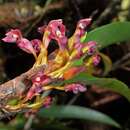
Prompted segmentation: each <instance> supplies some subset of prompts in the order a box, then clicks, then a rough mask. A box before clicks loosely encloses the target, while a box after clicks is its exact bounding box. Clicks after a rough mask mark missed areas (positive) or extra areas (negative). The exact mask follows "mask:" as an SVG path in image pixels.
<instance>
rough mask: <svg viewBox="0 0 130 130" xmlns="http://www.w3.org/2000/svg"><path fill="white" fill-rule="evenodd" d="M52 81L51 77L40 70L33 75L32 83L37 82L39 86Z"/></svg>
mask: <svg viewBox="0 0 130 130" xmlns="http://www.w3.org/2000/svg"><path fill="white" fill-rule="evenodd" d="M50 82H51V78H50V77H49V76H47V75H45V74H43V73H42V72H39V73H37V74H36V75H34V76H33V77H32V83H33V84H37V85H38V86H41V85H42V86H43V85H47V84H48V83H50Z"/></svg>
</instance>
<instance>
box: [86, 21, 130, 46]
mask: <svg viewBox="0 0 130 130" xmlns="http://www.w3.org/2000/svg"><path fill="white" fill-rule="evenodd" d="M128 40H130V22H114V23H111V24H107V25H104V26H101V27H98V28H96V29H94V30H92V31H90V32H89V33H88V35H87V36H86V39H85V41H84V42H88V41H96V42H97V43H98V44H99V45H101V48H104V47H107V46H109V45H111V44H115V43H119V42H122V41H128Z"/></svg>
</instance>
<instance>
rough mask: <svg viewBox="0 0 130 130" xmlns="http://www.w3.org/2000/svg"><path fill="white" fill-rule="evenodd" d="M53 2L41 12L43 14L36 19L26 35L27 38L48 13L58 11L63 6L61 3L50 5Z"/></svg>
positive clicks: (46, 5)
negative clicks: (53, 10)
mask: <svg viewBox="0 0 130 130" xmlns="http://www.w3.org/2000/svg"><path fill="white" fill-rule="evenodd" d="M50 2H51V0H49V2H47V3H46V4H45V6H44V8H43V10H42V12H41V14H40V15H39V16H38V18H37V19H36V21H35V22H34V23H33V24H32V25H31V27H30V28H29V29H28V30H27V31H26V32H25V33H24V35H25V36H27V35H28V33H29V32H31V30H32V28H34V27H35V26H36V25H37V24H38V23H39V22H40V21H41V19H42V18H43V16H44V15H45V13H46V12H48V11H50V10H52V9H58V8H61V7H62V6H63V2H62V1H61V2H59V3H58V4H57V3H55V4H52V5H51V4H50Z"/></svg>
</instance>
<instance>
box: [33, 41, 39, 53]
mask: <svg viewBox="0 0 130 130" xmlns="http://www.w3.org/2000/svg"><path fill="white" fill-rule="evenodd" d="M31 44H32V46H33V48H34V50H35V52H36V53H39V52H40V49H41V48H40V45H41V41H40V40H39V39H34V40H31Z"/></svg>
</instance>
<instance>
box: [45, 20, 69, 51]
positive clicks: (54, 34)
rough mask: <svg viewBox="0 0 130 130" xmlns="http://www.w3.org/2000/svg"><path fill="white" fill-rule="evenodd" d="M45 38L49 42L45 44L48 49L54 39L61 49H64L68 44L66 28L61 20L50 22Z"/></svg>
mask: <svg viewBox="0 0 130 130" xmlns="http://www.w3.org/2000/svg"><path fill="white" fill-rule="evenodd" d="M44 36H45V37H44V38H45V39H46V40H47V42H46V41H45V42H44V43H45V44H46V45H45V46H46V47H48V44H49V42H50V41H51V40H52V39H53V40H56V41H57V42H58V44H59V47H60V49H64V48H65V46H66V44H67V37H66V36H65V26H64V25H63V24H62V20H61V19H58V20H52V21H50V22H49V24H48V26H47V27H46V29H45V33H44ZM44 38H43V39H44Z"/></svg>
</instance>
